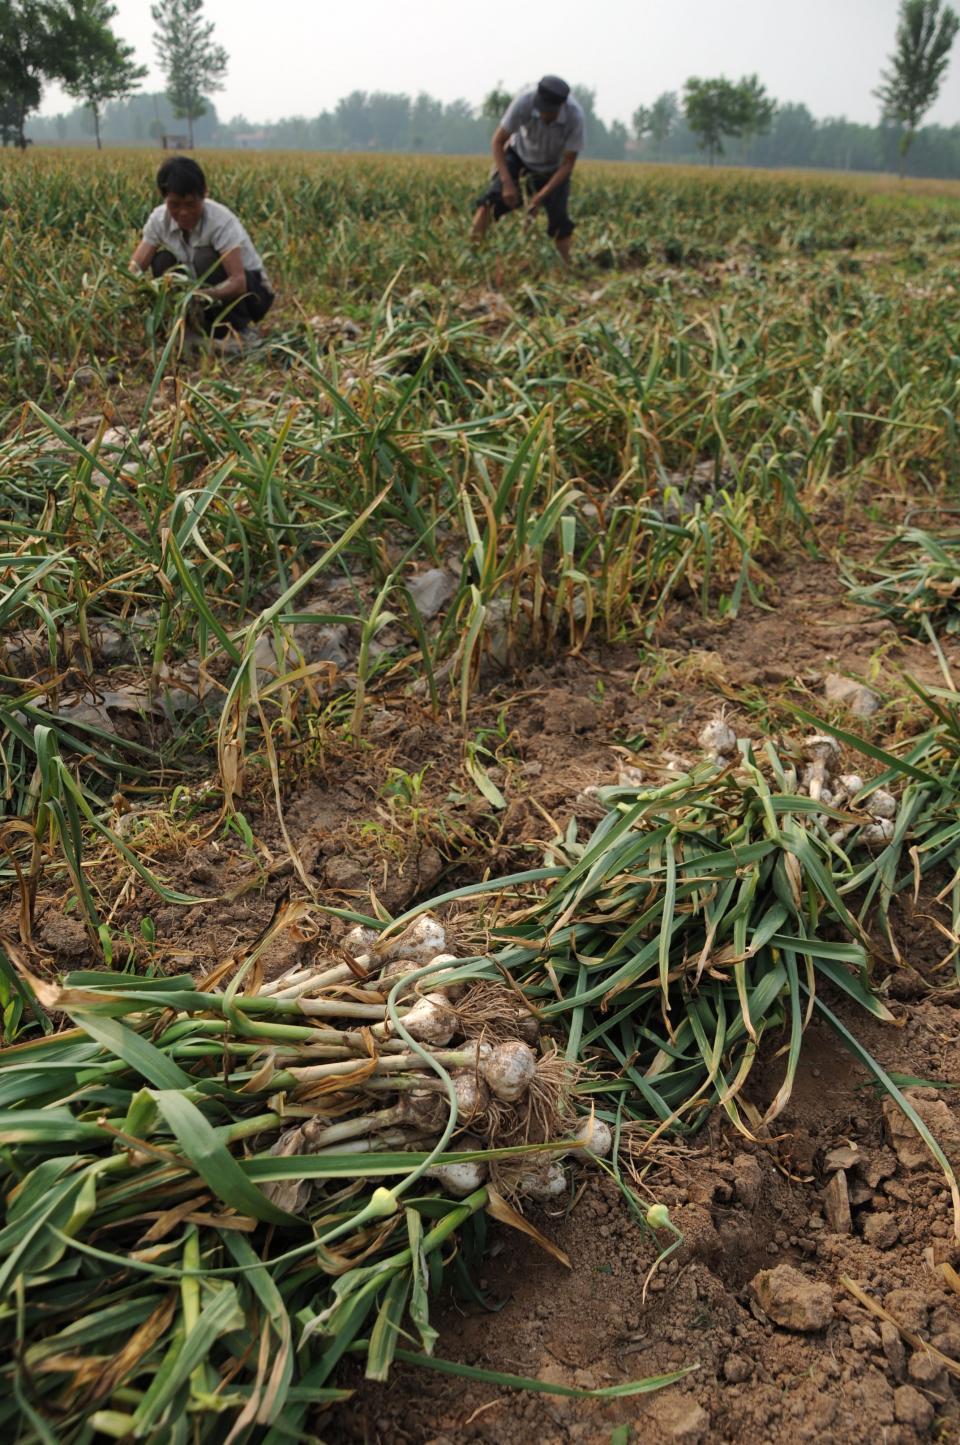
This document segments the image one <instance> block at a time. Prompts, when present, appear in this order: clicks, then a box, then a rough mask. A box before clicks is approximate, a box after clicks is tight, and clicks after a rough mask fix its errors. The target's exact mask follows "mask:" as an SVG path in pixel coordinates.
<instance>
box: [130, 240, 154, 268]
mask: <svg viewBox="0 0 960 1445" xmlns="http://www.w3.org/2000/svg"><path fill="white" fill-rule="evenodd" d="M156 254H157V248H156V246H154V244H153V242H152V241H141V242H140V244H139V246H138V247H137V249H136V250H135V251H134V253H133V255H132V256H131V257H130V266H129V270H130V273H131V275H133V276H142V275H143V273H144V271H147V270H149V267H150V262H151V261H152V260H153V258H154V256H155V255H156Z"/></svg>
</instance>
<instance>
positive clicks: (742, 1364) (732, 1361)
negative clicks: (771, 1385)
mask: <svg viewBox="0 0 960 1445" xmlns="http://www.w3.org/2000/svg"><path fill="white" fill-rule="evenodd" d="M752 1374H753V1365H752V1364H751V1363H750V1361H749V1360H748V1359H747V1357H746V1355H728V1356H727V1358H726V1359H725V1360H724V1362H723V1377H724V1379H725V1380H729V1381H730V1383H731V1385H742V1384H743V1383H744V1381H745V1380H749V1378H750V1376H751V1375H752Z"/></svg>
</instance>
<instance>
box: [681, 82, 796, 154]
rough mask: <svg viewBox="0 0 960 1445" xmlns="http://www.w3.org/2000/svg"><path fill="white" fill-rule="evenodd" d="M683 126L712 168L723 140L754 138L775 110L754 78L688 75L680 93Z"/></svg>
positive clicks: (768, 123) (765, 127)
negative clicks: (710, 78) (684, 121)
mask: <svg viewBox="0 0 960 1445" xmlns="http://www.w3.org/2000/svg"><path fill="white" fill-rule="evenodd" d="M683 110H684V116H685V118H686V122H687V125H688V126H689V128H690V130H691V131H692V132H693V134H694V135H695V136H696V137H697V138H698V141H699V144H700V147H701V149H702V150H705V151H706V152H707V154H708V156H709V157H710V164H711V165H713V163H714V162H715V160H716V159H717V156H720V155H723V142H724V139H725V138H728V137H731V138H736V137H744V136H749V135H758V134H761V133H762V132H763V131H765V130H767V129H768V128H769V126H770V122H771V121H772V119H773V116H774V112H775V110H776V105H775V103H774V102H773V101H772V100H771V99H770V97H769V96H768V95H767V92H766V90H765V88H764V87H763V86H762V85H761V83H760V81H759V79H758V78H757V76H755V75H746V76H744V77H743V79H742V80H740V81H738V82H734V81H732V80H726V79H725V78H724V77H723V76H719V77H718V78H717V79H714V80H700V79H699V78H698V77H696V76H691V78H690V79H689V80H688V81H687V83H686V85H685V86H684V90H683Z"/></svg>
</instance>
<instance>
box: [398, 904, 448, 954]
mask: <svg viewBox="0 0 960 1445" xmlns="http://www.w3.org/2000/svg"><path fill="white" fill-rule="evenodd" d="M446 946H447V935H446V933H445V932H444V928H443V925H442V924H441V923H438V922H437V920H436V919H435V918H434V917H433V916H432V915H431V914H429V913H421V915H420V917H419V918H415V919H414V920H413V922H412V923H411V924H410V925H409V927H407V928H405V929H404V930H403V932H402V933H401V934H399V935H398V936H397V937H396V938H392V939H390V940H389V941H388V942H387V944H386V945H385V947H384V951H383V952H384V957H385V958H412V959H416V960H418V961H419V962H420V963H421V964H424V963H429V962H430V961H431V959H434V958H436V956H437V954H438V953H442V952H443V950H444V949H445V948H446Z"/></svg>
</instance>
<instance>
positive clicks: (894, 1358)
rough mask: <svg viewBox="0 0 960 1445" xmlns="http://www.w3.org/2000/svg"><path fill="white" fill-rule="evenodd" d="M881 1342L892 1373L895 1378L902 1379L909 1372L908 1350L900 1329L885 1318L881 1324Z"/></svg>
mask: <svg viewBox="0 0 960 1445" xmlns="http://www.w3.org/2000/svg"><path fill="white" fill-rule="evenodd" d="M880 1342H881V1345H882V1347H883V1353H884V1356H885V1358H886V1361H887V1364H888V1365H889V1366H890V1373H891V1375H892V1376H893V1378H894V1379H895V1380H898V1381H902V1380H903V1379H905V1377H906V1373H907V1352H906V1350H905V1349H904V1347H903V1340H902V1339H901V1338H900V1331H899V1330H898V1329H897V1327H896V1325H892V1324H891V1323H890V1321H889V1320H884V1321H883V1323H882V1324H881V1326H880Z"/></svg>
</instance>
